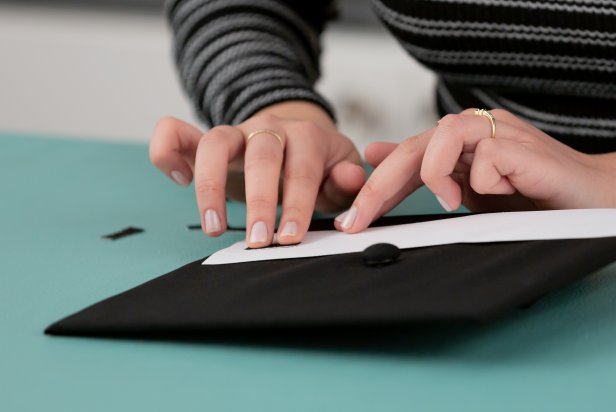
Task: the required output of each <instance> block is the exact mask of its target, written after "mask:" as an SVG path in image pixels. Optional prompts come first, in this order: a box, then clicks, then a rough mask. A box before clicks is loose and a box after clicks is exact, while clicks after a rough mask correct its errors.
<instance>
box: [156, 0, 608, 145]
mask: <svg viewBox="0 0 616 412" xmlns="http://www.w3.org/2000/svg"><path fill="white" fill-rule="evenodd" d="M372 4H373V9H374V11H375V13H376V14H377V15H378V16H379V18H380V19H381V21H382V22H383V23H384V24H385V26H386V27H387V28H388V29H389V31H390V32H391V33H392V35H393V36H394V37H395V38H396V39H397V40H398V42H399V43H400V44H401V45H402V47H403V48H404V49H405V50H406V51H407V52H408V53H409V54H410V55H411V56H413V57H414V58H415V59H417V60H418V61H419V62H420V63H422V64H423V65H425V66H426V67H428V68H430V69H431V70H433V71H434V72H435V73H436V74H437V76H438V78H439V81H438V85H437V90H436V93H437V105H438V110H439V111H440V113H441V114H442V115H444V114H446V113H456V112H459V111H460V110H462V109H463V108H467V107H488V108H496V107H501V108H504V109H506V110H509V111H511V112H512V113H514V114H516V115H517V116H519V117H520V118H522V119H524V120H526V121H528V122H530V123H532V124H534V125H535V126H537V127H538V128H540V129H542V130H544V131H545V132H546V133H548V134H550V135H551V136H554V137H556V138H558V139H560V140H561V141H563V142H565V143H567V144H569V145H570V146H572V147H574V148H576V149H578V150H582V151H585V152H589V153H597V152H608V151H616V105H615V104H616V0H372ZM166 13H167V16H168V19H169V23H170V25H171V27H172V29H173V32H174V39H175V58H176V62H177V65H178V69H179V73H180V77H181V81H182V84H183V86H184V88H185V90H186V92H187V93H188V95H189V96H190V98H191V100H192V101H193V104H194V105H195V107H196V109H197V112H198V113H199V115H200V116H201V117H202V119H203V120H204V121H205V122H206V123H207V124H208V125H210V126H214V125H219V124H237V123H240V122H242V121H243V120H245V119H247V118H248V117H250V116H251V115H252V114H254V113H255V112H257V111H258V110H260V109H262V108H264V107H266V106H269V105H271V104H274V103H278V102H282V101H287V100H307V101H311V102H314V103H316V104H318V105H320V106H321V107H323V108H324V109H325V110H326V111H327V112H329V113H330V114H331V115H332V117H334V113H333V109H332V107H331V106H330V104H329V103H328V102H327V100H326V99H325V98H324V97H323V96H321V95H320V94H319V93H317V92H316V91H315V90H314V83H315V81H316V80H317V79H318V77H319V54H320V44H319V36H320V34H321V32H322V31H323V29H324V27H325V25H326V23H327V22H328V21H329V20H331V19H332V18H334V17H335V15H336V9H335V2H334V1H333V0H310V1H306V0H171V1H168V2H167V5H166Z"/></svg>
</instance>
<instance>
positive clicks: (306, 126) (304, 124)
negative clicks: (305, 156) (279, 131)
mask: <svg viewBox="0 0 616 412" xmlns="http://www.w3.org/2000/svg"><path fill="white" fill-rule="evenodd" d="M288 127H289V128H291V129H292V130H293V131H294V132H298V133H297V134H298V135H300V136H302V135H305V136H310V137H311V136H314V135H317V134H320V133H321V128H320V127H319V126H317V125H316V124H315V123H314V122H311V121H309V120H298V121H295V122H293V123H292V124H290V125H289V126H288Z"/></svg>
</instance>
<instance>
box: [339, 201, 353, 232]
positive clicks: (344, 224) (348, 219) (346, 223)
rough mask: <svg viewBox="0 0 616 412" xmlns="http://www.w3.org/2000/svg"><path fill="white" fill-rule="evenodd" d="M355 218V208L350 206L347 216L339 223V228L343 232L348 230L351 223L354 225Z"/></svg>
mask: <svg viewBox="0 0 616 412" xmlns="http://www.w3.org/2000/svg"><path fill="white" fill-rule="evenodd" d="M356 217H357V208H356V207H355V206H351V208H350V209H349V210H348V212H347V215H346V216H345V217H344V219H343V220H342V222H341V223H340V226H342V228H343V229H345V230H346V229H349V228H350V227H351V226H353V223H355V218H356Z"/></svg>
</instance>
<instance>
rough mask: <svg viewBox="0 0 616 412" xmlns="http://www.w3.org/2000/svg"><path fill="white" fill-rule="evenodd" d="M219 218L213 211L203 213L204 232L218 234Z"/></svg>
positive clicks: (219, 227)
mask: <svg viewBox="0 0 616 412" xmlns="http://www.w3.org/2000/svg"><path fill="white" fill-rule="evenodd" d="M220 229H221V225H220V218H219V217H218V213H216V211H215V210H213V209H208V210H206V211H205V231H206V232H207V233H214V232H220Z"/></svg>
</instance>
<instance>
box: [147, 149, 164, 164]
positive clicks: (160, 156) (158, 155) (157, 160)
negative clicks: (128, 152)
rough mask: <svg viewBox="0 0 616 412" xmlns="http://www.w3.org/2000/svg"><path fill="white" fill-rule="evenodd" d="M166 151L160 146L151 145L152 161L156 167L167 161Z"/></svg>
mask: <svg viewBox="0 0 616 412" xmlns="http://www.w3.org/2000/svg"><path fill="white" fill-rule="evenodd" d="M165 160H166V153H165V152H164V151H163V150H161V149H160V148H159V147H156V146H154V145H151V146H150V162H152V164H153V165H154V166H156V167H161V166H163V164H164V163H165Z"/></svg>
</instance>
